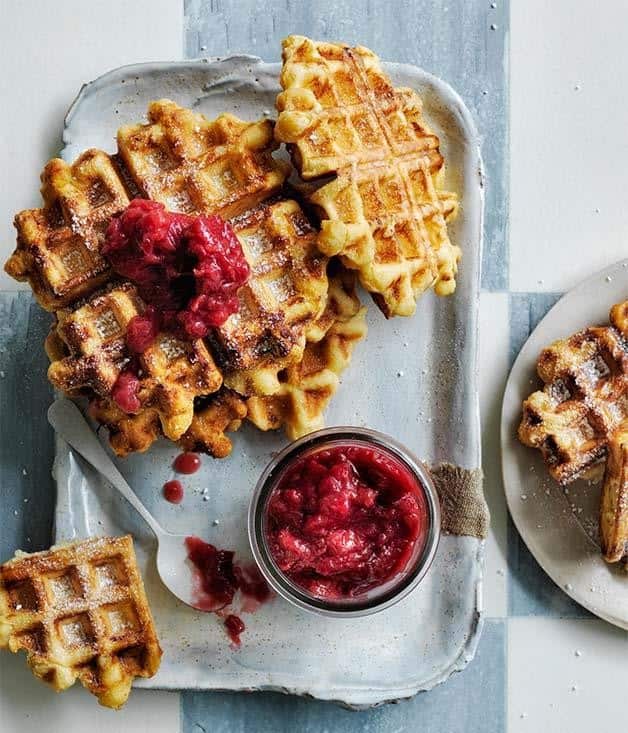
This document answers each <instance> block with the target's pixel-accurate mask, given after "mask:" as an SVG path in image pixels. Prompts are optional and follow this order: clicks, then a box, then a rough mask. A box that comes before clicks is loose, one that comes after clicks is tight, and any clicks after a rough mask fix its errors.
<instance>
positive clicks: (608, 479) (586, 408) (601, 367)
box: [519, 301, 628, 562]
mask: <svg viewBox="0 0 628 733" xmlns="http://www.w3.org/2000/svg"><path fill="white" fill-rule="evenodd" d="M537 371H538V374H539V377H540V378H541V379H542V381H543V383H544V387H543V389H542V390H540V391H537V392H534V393H533V394H531V395H530V396H529V397H528V398H527V399H526V400H525V401H524V403H523V416H522V420H521V424H520V426H519V439H520V440H521V442H522V443H523V444H524V445H527V446H530V447H532V448H538V449H539V450H540V451H541V453H542V455H543V458H544V460H545V463H546V465H547V468H548V470H549V473H550V475H551V476H552V477H553V478H554V479H555V480H556V481H558V483H560V484H563V485H567V484H569V483H571V482H572V481H575V480H576V479H577V478H579V477H581V476H583V475H585V474H586V473H587V472H588V471H590V470H591V469H592V468H593V467H595V466H596V465H597V464H601V463H604V462H606V471H605V478H604V483H603V487H602V506H601V512H600V538H601V542H602V551H603V553H604V557H605V558H606V559H607V560H608V561H609V562H616V561H618V560H621V559H625V558H628V483H627V482H628V471H627V469H626V431H627V430H628V301H625V302H623V303H618V304H617V305H615V306H613V308H612V309H611V312H610V324H609V325H605V326H594V327H589V328H585V329H583V330H582V331H579V332H578V333H575V334H573V335H572V336H569V337H568V338H566V339H561V340H559V341H555V342H554V343H553V344H551V345H550V346H548V347H547V348H546V349H544V350H543V351H542V352H541V354H540V356H539V359H538V363H537Z"/></svg>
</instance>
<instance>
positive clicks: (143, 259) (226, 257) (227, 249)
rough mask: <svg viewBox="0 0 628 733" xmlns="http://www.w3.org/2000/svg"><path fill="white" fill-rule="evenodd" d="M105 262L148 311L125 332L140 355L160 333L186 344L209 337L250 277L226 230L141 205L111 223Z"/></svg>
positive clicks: (209, 219) (209, 220)
mask: <svg viewBox="0 0 628 733" xmlns="http://www.w3.org/2000/svg"><path fill="white" fill-rule="evenodd" d="M102 254H103V255H104V256H105V257H106V258H107V260H108V261H109V263H110V264H111V266H112V268H113V269H114V271H115V272H117V273H118V274H119V275H122V276H123V277H125V278H127V279H129V280H131V281H132V282H134V283H135V284H136V285H137V287H138V290H139V293H140V295H141V296H142V298H143V299H144V300H145V301H146V302H147V303H148V304H149V305H150V306H153V307H152V308H148V309H147V310H146V311H145V312H144V313H143V314H142V315H139V316H135V318H133V319H132V320H131V322H130V324H129V333H128V336H127V343H128V346H129V349H130V350H131V351H133V352H134V353H142V352H143V351H145V350H146V349H147V348H148V346H150V344H151V343H152V340H153V339H154V338H155V336H156V335H157V333H158V331H159V329H160V328H165V329H166V330H170V331H173V332H175V333H177V334H178V335H180V336H182V337H184V338H188V339H196V338H203V337H204V336H207V334H208V333H209V331H210V330H211V329H212V328H215V327H217V326H221V325H222V324H223V323H224V322H225V321H226V320H227V318H229V316H230V315H231V314H232V313H235V312H236V311H237V310H238V307H239V301H238V297H237V292H238V289H239V288H240V287H241V286H242V285H244V284H245V283H246V282H247V280H248V278H249V274H250V270H249V266H248V263H247V261H246V259H245V257H244V253H243V251H242V247H241V245H240V242H239V240H238V238H237V237H236V235H235V232H234V231H233V229H232V227H231V225H230V224H229V223H227V222H226V221H224V220H223V219H221V218H220V217H219V216H187V215H186V214H178V213H173V212H170V211H167V210H166V208H165V207H164V205H163V204H160V203H158V202H157V201H148V200H145V199H134V200H133V201H131V203H130V204H129V206H128V207H127V208H126V209H125V210H124V211H123V212H122V214H120V216H117V217H114V218H113V219H112V220H111V222H110V224H109V226H108V228H107V233H106V237H105V243H104V245H103V248H102Z"/></svg>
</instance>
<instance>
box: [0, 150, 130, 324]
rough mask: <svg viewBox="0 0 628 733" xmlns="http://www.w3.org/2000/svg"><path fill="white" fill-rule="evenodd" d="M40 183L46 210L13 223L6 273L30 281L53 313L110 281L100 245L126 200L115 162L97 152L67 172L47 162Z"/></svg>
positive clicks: (32, 211)
mask: <svg viewBox="0 0 628 733" xmlns="http://www.w3.org/2000/svg"><path fill="white" fill-rule="evenodd" d="M41 180H42V195H43V198H44V207H43V208H41V209H30V210H26V211H21V212H20V213H19V214H18V215H17V216H16V217H15V226H16V228H17V236H18V239H17V247H16V249H15V252H14V253H13V255H12V256H11V257H10V258H9V260H8V261H7V263H6V264H5V270H6V271H7V273H8V274H9V275H11V277H14V278H15V279H16V280H28V282H29V283H30V285H31V287H32V289H33V292H34V294H35V297H36V298H37V300H38V301H39V303H40V304H41V306H42V307H43V308H45V309H46V310H57V309H58V308H61V307H63V306H66V305H68V304H69V303H71V302H73V301H75V300H76V299H77V298H80V297H81V296H83V295H85V294H87V293H89V292H91V291H92V290H94V289H95V288H97V287H98V286H99V285H102V284H103V283H104V282H105V281H106V280H107V279H108V278H109V276H110V270H109V266H108V264H107V262H106V261H105V260H104V259H103V258H102V257H101V256H100V254H99V251H100V245H101V243H102V240H103V237H104V234H105V229H106V227H107V225H108V224H109V221H110V219H111V217H112V216H113V215H114V214H117V213H118V212H120V211H122V210H123V209H125V208H126V206H127V205H128V203H129V199H128V196H127V193H126V191H125V188H124V185H123V183H122V181H121V179H120V177H119V173H118V169H117V167H116V165H115V163H114V161H113V160H112V158H111V157H110V156H108V155H107V154H106V153H103V152H102V151H100V150H87V151H86V152H85V153H83V154H82V155H81V156H80V157H79V158H78V159H77V160H76V162H75V163H74V164H73V165H71V166H70V165H68V164H67V163H65V162H64V161H62V160H59V159H56V158H55V159H54V160H51V161H50V162H49V163H48V164H47V165H46V167H45V168H44V170H43V173H42V176H41Z"/></svg>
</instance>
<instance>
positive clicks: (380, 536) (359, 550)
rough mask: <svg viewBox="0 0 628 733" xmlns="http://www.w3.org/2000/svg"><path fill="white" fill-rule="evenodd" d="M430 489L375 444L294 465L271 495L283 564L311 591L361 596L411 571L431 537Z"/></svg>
mask: <svg viewBox="0 0 628 733" xmlns="http://www.w3.org/2000/svg"><path fill="white" fill-rule="evenodd" d="M427 529H428V516H427V506H426V501H425V496H424V493H423V489H422V486H421V485H420V484H418V482H417V480H416V478H415V477H414V475H413V474H412V473H411V472H410V470H409V469H408V468H407V467H405V466H404V465H403V463H402V462H401V461H399V460H397V459H395V458H393V457H392V456H390V455H389V454H387V453H385V452H384V451H382V450H379V449H377V448H373V447H367V446H360V445H348V446H336V447H331V448H325V449H321V450H319V451H317V452H315V453H312V454H309V455H307V456H305V457H303V458H301V459H299V460H298V461H296V463H295V464H294V465H293V466H291V467H289V468H288V469H287V471H286V473H285V474H284V476H283V477H282V478H281V479H280V481H279V484H278V486H277V487H276V488H275V489H274V490H273V492H272V494H271V496H270V497H269V500H268V506H267V515H266V540H267V543H268V547H269V550H270V553H271V555H272V557H273V559H274V561H275V563H276V564H277V566H278V568H279V569H280V570H281V571H282V572H283V573H284V574H285V575H286V576H287V577H288V578H289V579H290V580H291V581H292V582H293V583H295V584H296V585H298V586H299V587H301V588H303V589H304V590H305V591H306V592H308V593H309V594H311V595H314V596H317V597H320V598H325V599H332V600H341V599H343V598H355V597H356V596H359V595H361V594H363V593H365V592H367V591H369V590H370V589H372V588H374V587H376V586H379V585H382V584H384V583H386V582H387V581H389V580H392V579H393V578H394V577H395V576H397V575H398V574H399V573H401V572H403V571H404V570H405V569H406V568H407V566H408V563H409V561H410V559H411V557H412V556H413V550H414V549H415V547H416V546H417V544H420V545H422V544H423V543H424V541H425V537H426V533H427Z"/></svg>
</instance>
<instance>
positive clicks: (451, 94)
mask: <svg viewBox="0 0 628 733" xmlns="http://www.w3.org/2000/svg"><path fill="white" fill-rule="evenodd" d="M235 62H241V63H244V64H250V65H251V66H253V67H254V66H258V65H261V66H262V67H264V69H265V70H267V71H270V70H271V69H273V70H277V71H278V70H279V69H280V68H281V63H279V62H267V61H264V60H263V59H261V58H260V57H258V56H255V55H251V54H245V53H234V54H230V55H228V56H213V57H212V56H208V57H199V58H195V59H183V60H181V59H178V60H174V61H145V62H140V63H131V64H125V65H122V66H119V67H115V68H113V69H110V70H108V71H106V72H104V73H103V74H101V75H100V76H98V77H96V78H95V79H93V80H91V81H89V82H86V83H84V84H83V85H82V86H81V88H80V90H79V92H78V93H77V95H76V97H75V98H74V100H73V101H72V103H71V104H70V107H69V108H68V111H67V113H66V115H65V117H64V121H63V133H62V140H63V147H62V149H61V151H60V153H59V154H60V155H61V156H62V157H63V155H64V153H65V152H66V150H67V148H68V147H69V146H70V145H71V140H70V139H69V137H68V132H69V128H70V125H71V123H72V121H73V119H74V117H75V115H76V114H77V110H78V109H79V108H80V105H81V102H82V101H83V100H84V98H85V97H86V96H87V95H89V94H90V93H92V92H94V91H96V90H98V88H99V87H101V86H105V85H108V84H110V83H115V80H116V79H117V78H119V77H121V76H124V75H131V74H135V75H140V74H142V73H145V72H147V71H148V72H150V71H155V72H160V71H161V72H168V71H172V70H175V71H176V70H181V71H185V70H191V71H194V70H203V69H206V68H207V67H209V66H221V65H223V64H225V65H226V66H227V67H228V65H229V64H232V63H235ZM382 64H383V66H384V68H385V69H387V70H389V71H393V72H394V71H398V72H400V73H403V72H406V73H413V74H418V75H419V76H421V77H422V79H423V80H424V82H425V83H426V84H427V85H429V86H430V87H432V88H433V89H434V90H436V91H437V92H438V94H439V95H440V96H441V98H442V100H443V101H444V102H445V104H446V106H447V107H448V109H449V110H450V111H451V112H452V113H455V114H456V116H457V117H458V118H459V124H460V125H461V127H462V128H464V130H465V132H466V135H467V138H468V140H467V142H468V145H469V147H470V152H469V157H473V159H474V160H475V176H474V178H475V180H476V188H475V194H474V195H475V196H477V206H478V210H477V230H476V231H475V232H473V235H472V238H470V242H471V243H472V245H473V247H474V250H475V252H477V254H476V255H475V259H476V260H477V261H476V273H475V278H474V281H471V282H473V285H474V291H473V293H472V295H471V297H470V301H471V303H472V305H473V312H474V328H473V332H474V333H473V338H474V347H475V348H474V349H473V352H474V354H473V360H474V363H473V365H472V375H473V384H472V385H471V393H470V395H469V401H470V404H471V407H472V410H471V411H470V412H471V414H472V419H473V431H474V433H475V435H476V436H477V448H476V451H475V454H476V457H477V466H472V467H473V468H481V467H482V446H481V439H480V436H481V423H480V410H479V337H478V333H479V323H478V319H479V305H480V292H481V264H482V255H483V245H484V204H485V185H486V179H485V173H484V163H483V159H482V152H481V138H480V135H479V133H478V130H477V127H476V125H475V121H474V119H473V117H472V115H471V112H470V111H469V109H468V107H467V106H466V104H465V102H464V100H463V99H462V97H461V96H460V95H459V94H458V93H457V92H456V91H455V90H454V89H453V87H451V85H450V84H449V83H448V82H446V81H444V80H443V79H441V78H440V77H438V76H436V75H434V74H431V73H430V72H427V71H425V70H424V69H422V68H421V67H419V66H417V65H414V64H407V63H398V62H394V61H386V60H383V59H382ZM225 76H226V77H227V78H228V73H227V74H226V75H225ZM463 262H464V252H463ZM71 454H72V451H71V449H69V447H68V446H67V445H66V444H65V443H64V442H63V441H62V440H61V439H59V438H58V437H57V436H55V459H54V466H53V478H54V481H55V485H56V488H57V498H56V504H55V522H54V524H53V532H54V533H55V536H56V531H57V528H56V518H57V515H58V514H59V513H60V511H61V505H62V502H63V498H62V496H61V495H62V493H63V492H62V491H60V486H59V481H60V479H61V478H62V474H66V478H67V472H68V464H69V462H71V460H72V458H73V456H72V455H71ZM66 488H67V489H68V490H69V486H68V487H66ZM484 561H485V540H479V539H478V540H477V547H476V550H475V557H474V562H475V563H476V564H477V567H478V575H477V579H476V583H475V586H474V589H473V590H474V594H475V598H474V606H475V608H474V612H473V617H472V618H471V619H470V625H469V630H468V635H467V636H466V638H465V640H464V643H463V644H462V645H461V647H460V650H459V652H458V654H457V656H456V657H455V658H453V659H452V662H451V664H450V666H449V667H448V668H446V669H445V670H443V671H441V672H439V673H437V674H435V675H434V676H433V677H431V678H430V679H429V680H427V682H425V683H420V684H419V685H417V684H416V683H411V684H408V685H407V686H405V687H403V688H397V690H395V693H394V694H393V695H392V696H390V694H391V693H392V691H391V690H388V691H386V692H388V693H389V694H388V696H384V697H380V698H379V699H378V700H377V701H376V702H369V703H364V704H362V703H357V704H356V703H351V702H349V701H347V700H345V699H342V697H339V698H334V697H332V696H323V695H321V694H319V691H315V692H310V691H308V688H306V687H305V686H303V685H296V684H295V685H294V686H293V687H290V688H288V687H286V686H267V685H260V686H256V687H255V688H251V687H242V686H240V687H236V686H234V687H223V686H221V687H209V686H207V685H199V686H186V687H182V686H180V685H177V684H172V685H163V684H160V685H151V680H138V682H139V684H137V687H138V688H146V689H163V690H190V691H205V690H212V691H231V692H233V691H239V690H240V691H251V690H260V691H270V690H272V691H277V692H283V693H287V694H293V695H297V696H301V697H310V698H316V699H323V700H327V701H329V702H334V703H336V704H339V705H342V706H344V707H347V708H350V709H356V710H359V709H367V708H371V707H377V706H379V705H383V704H386V703H392V702H397V701H400V700H404V699H408V698H410V697H413V696H414V695H416V694H417V693H419V692H424V691H427V690H430V689H433V688H434V687H436V686H437V685H439V684H441V683H443V682H445V681H446V680H447V679H448V678H449V677H450V676H451V675H452V674H454V673H455V672H460V671H462V670H463V669H465V667H466V666H467V665H468V664H469V663H470V662H471V661H472V660H473V658H474V656H475V653H476V650H477V646H478V643H479V640H480V636H481V633H482V628H483V624H484V609H483V579H484V578H483V576H484ZM359 689H360V688H359V687H351V686H348V687H343V688H338V689H337V692H338V694H339V695H343V694H344V695H351V692H352V691H353V692H356V691H359ZM382 692H384V690H382Z"/></svg>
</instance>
